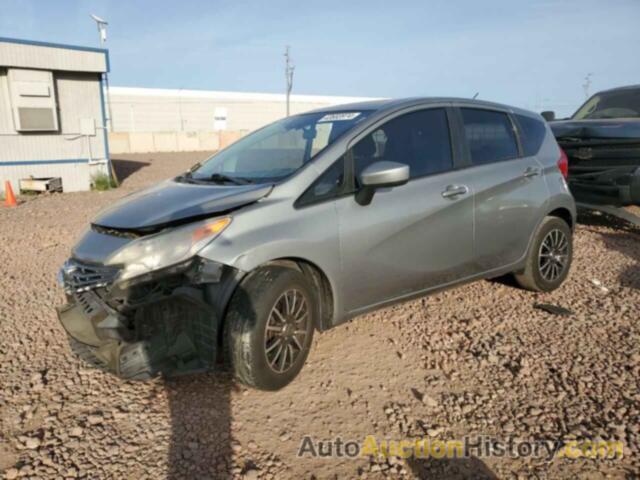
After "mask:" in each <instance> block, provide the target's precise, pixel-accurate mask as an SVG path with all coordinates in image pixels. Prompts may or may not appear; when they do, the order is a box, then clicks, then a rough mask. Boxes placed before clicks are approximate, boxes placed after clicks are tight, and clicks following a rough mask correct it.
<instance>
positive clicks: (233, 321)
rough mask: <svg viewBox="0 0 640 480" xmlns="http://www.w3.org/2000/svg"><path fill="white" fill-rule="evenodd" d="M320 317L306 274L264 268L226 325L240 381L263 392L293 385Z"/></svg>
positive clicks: (243, 289) (249, 281)
mask: <svg viewBox="0 0 640 480" xmlns="http://www.w3.org/2000/svg"><path fill="white" fill-rule="evenodd" d="M317 311H318V310H317V303H316V299H315V295H313V291H312V290H311V288H310V286H309V282H308V281H307V279H306V277H305V276H304V275H303V274H302V273H301V272H299V271H297V270H294V269H290V268H285V267H265V268H261V269H258V270H256V271H255V272H252V273H251V274H249V276H248V277H247V278H246V279H245V280H243V282H242V283H241V284H240V286H239V287H238V289H237V290H236V292H235V293H234V295H233V297H232V299H231V303H230V305H229V309H228V311H227V316H226V322H225V327H226V334H225V351H226V354H227V360H228V361H229V363H230V367H231V370H232V372H233V374H234V376H235V377H236V379H238V380H239V381H240V382H242V383H244V384H246V385H248V386H251V387H255V388H258V389H261V390H278V389H280V388H282V387H284V386H286V385H287V384H289V383H290V382H291V381H292V380H293V379H294V378H295V377H296V375H298V373H299V372H300V370H301V369H302V367H303V365H304V362H305V361H306V359H307V356H308V354H309V350H310V347H311V340H312V338H313V330H314V325H315V321H316V316H317Z"/></svg>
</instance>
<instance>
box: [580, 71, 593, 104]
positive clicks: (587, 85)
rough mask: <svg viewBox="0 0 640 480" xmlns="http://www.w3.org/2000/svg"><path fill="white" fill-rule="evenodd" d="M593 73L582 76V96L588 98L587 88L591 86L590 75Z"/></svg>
mask: <svg viewBox="0 0 640 480" xmlns="http://www.w3.org/2000/svg"><path fill="white" fill-rule="evenodd" d="M592 76H593V73H587V76H586V77H584V83H583V84H582V88H583V89H584V98H585V99H588V98H589V88H590V87H591V77H592Z"/></svg>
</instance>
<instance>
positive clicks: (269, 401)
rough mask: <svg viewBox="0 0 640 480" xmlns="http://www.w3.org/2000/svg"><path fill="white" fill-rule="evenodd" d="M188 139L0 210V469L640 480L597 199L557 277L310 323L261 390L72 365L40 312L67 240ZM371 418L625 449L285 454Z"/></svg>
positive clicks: (410, 427)
mask: <svg viewBox="0 0 640 480" xmlns="http://www.w3.org/2000/svg"><path fill="white" fill-rule="evenodd" d="M202 157H203V154H181V155H175V154H172V155H160V154H154V155H146V156H129V157H127V158H126V159H125V158H122V159H120V160H117V161H116V162H115V163H116V167H117V169H118V171H119V173H120V177H121V179H122V180H123V183H122V187H121V188H119V189H117V190H112V191H109V192H103V193H100V192H86V193H74V194H64V195H61V194H56V195H52V196H42V197H37V198H32V199H29V200H28V201H26V203H24V204H22V205H21V206H20V207H18V208H14V209H9V208H0V472H2V473H0V477H2V476H4V478H9V479H11V478H16V477H29V478H132V479H138V478H153V479H158V478H171V479H177V478H231V477H234V478H252V479H255V478H266V479H275V478H314V477H315V478H338V477H339V478H343V477H346V478H380V477H392V478H398V477H399V478H479V477H482V476H484V477H486V478H514V479H520V478H550V479H555V478H576V477H579V478H602V477H604V476H609V477H610V478H637V477H636V476H635V475H637V474H638V472H640V460H639V457H638V455H639V454H640V341H639V340H640V323H639V318H640V315H639V313H640V231H639V230H637V229H633V228H630V227H626V226H624V225H615V224H613V223H611V222H607V221H605V219H602V218H599V217H592V218H589V219H587V221H588V223H587V224H582V225H580V226H578V228H577V232H576V236H575V261H574V266H573V270H572V273H571V276H570V279H569V280H568V281H567V283H566V284H565V285H564V286H563V287H562V288H561V289H560V290H558V291H556V292H554V293H551V294H532V293H528V292H524V291H522V290H518V289H516V288H514V287H513V286H510V285H509V284H508V282H507V281H482V282H477V283H474V284H470V285H467V286H464V287H460V288H457V289H455V290H450V291H447V292H444V293H440V294H437V295H434V296H431V297H428V298H424V299H419V300H416V301H413V302H409V303H406V304H403V305H399V306H395V307H393V308H389V309H386V310H383V311H379V312H376V313H373V314H370V315H366V316H362V317H359V318H357V319H355V320H354V321H352V322H350V323H348V324H346V325H342V326H340V327H338V328H336V329H334V330H331V331H329V332H326V333H324V334H321V335H317V336H316V339H315V342H314V345H313V350H312V352H311V355H310V357H309V361H308V364H307V365H306V366H305V368H304V369H303V371H302V373H301V375H300V377H299V378H298V379H297V380H296V381H295V382H294V383H293V384H291V385H290V386H288V387H287V388H285V389H284V390H282V391H279V392H276V393H263V392H258V391H253V390H248V389H246V388H244V387H242V386H238V385H236V384H234V383H233V382H232V381H231V380H230V379H229V378H228V376H227V375H226V374H224V373H211V374H207V375H200V376H192V377H185V378H180V379H176V380H170V381H165V380H162V379H157V380H155V381H152V382H148V383H126V382H122V381H120V380H118V379H117V378H114V377H112V376H110V375H108V374H105V373H102V372H100V371H98V370H93V369H91V368H89V367H87V366H85V365H84V364H82V363H81V362H80V361H79V360H77V359H76V358H74V356H73V355H72V354H71V353H70V351H69V348H68V345H67V342H66V338H65V334H64V332H63V330H62V328H61V327H60V325H59V324H58V321H57V319H56V315H55V312H54V306H56V305H58V304H60V303H62V301H63V295H62V292H61V290H60V289H59V288H58V286H57V285H56V281H55V277H56V272H57V270H58V268H59V267H60V265H61V264H62V263H63V261H64V260H65V259H66V258H67V256H68V255H69V250H70V247H71V246H72V245H73V243H74V242H75V240H76V239H77V238H78V237H79V235H80V234H81V232H82V230H83V229H84V228H86V226H87V224H88V222H89V221H90V219H91V218H92V217H93V216H94V215H95V214H96V212H97V211H98V210H100V209H101V208H102V207H105V206H106V205H109V204H110V203H112V202H113V201H114V200H115V199H116V198H119V197H122V196H123V195H125V194H127V193H129V192H131V191H133V190H136V189H138V188H140V187H143V186H145V185H147V184H150V183H153V182H156V181H158V180H160V179H163V178H167V177H170V176H172V175H175V174H176V173H178V172H180V171H183V170H185V169H186V168H187V167H189V166H190V165H191V164H192V163H194V162H195V161H196V160H199V159H201V158H202ZM537 302H543V303H551V304H555V305H560V306H563V307H566V308H569V309H571V310H572V312H573V314H572V315H570V316H568V317H561V316H556V315H552V314H549V313H545V312H543V311H541V310H538V309H534V308H533V305H534V303H537ZM367 435H374V436H375V437H376V438H377V439H378V440H383V439H389V440H404V439H416V438H418V439H423V438H427V439H431V440H438V439H441V440H447V439H456V440H459V439H462V438H463V437H464V436H465V435H467V436H471V437H472V438H477V437H478V436H481V435H483V436H487V437H494V438H496V439H499V440H503V441H508V440H509V439H516V440H560V441H565V442H568V441H570V440H571V439H604V440H620V441H622V442H623V443H624V457H623V458H622V459H618V460H594V459H584V458H581V459H575V460H574V459H567V458H555V459H552V460H550V459H549V458H505V457H502V458H488V457H486V456H483V455H482V454H480V453H479V452H476V454H474V455H473V456H472V457H471V458H467V459H450V460H445V459H440V460H436V459H433V458H432V459H416V458H409V459H404V460H403V459H401V458H399V457H391V458H389V459H384V458H382V457H370V456H364V455H363V456H357V457H356V458H351V457H348V456H345V455H342V456H341V457H337V456H334V458H314V457H312V456H311V453H310V451H309V450H308V449H307V450H305V454H304V456H302V457H298V452H299V450H300V447H301V445H302V442H303V439H304V437H305V436H309V437H310V438H311V440H312V441H313V442H316V443H314V445H316V446H317V445H318V443H317V442H320V441H330V440H335V439H336V438H338V437H339V438H340V439H341V440H342V441H343V442H348V441H356V442H358V443H360V444H362V442H363V441H364V440H365V438H366V437H367ZM307 446H308V444H307ZM325 451H326V450H325ZM334 453H335V450H334Z"/></svg>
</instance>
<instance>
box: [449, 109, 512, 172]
mask: <svg viewBox="0 0 640 480" xmlns="http://www.w3.org/2000/svg"><path fill="white" fill-rule="evenodd" d="M460 110H461V112H462V120H463V123H464V133H465V138H466V140H467V144H468V145H469V152H470V154H471V163H473V164H474V165H485V164H488V163H494V162H502V161H504V160H510V159H513V158H517V157H518V143H517V141H516V136H515V132H514V131H513V125H512V124H511V119H510V118H509V116H508V115H507V114H506V113H503V112H496V111H494V110H481V109H477V108H461V109H460Z"/></svg>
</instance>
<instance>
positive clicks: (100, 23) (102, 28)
mask: <svg viewBox="0 0 640 480" xmlns="http://www.w3.org/2000/svg"><path fill="white" fill-rule="evenodd" d="M91 18H93V20H94V21H95V22H96V26H97V27H98V36H99V37H100V48H104V44H105V42H106V41H107V25H109V22H107V21H106V20H103V19H102V18H100V17H98V16H97V15H93V14H92V15H91ZM104 91H105V100H106V104H107V115H106V117H107V118H106V121H107V128H108V129H109V131H110V132H113V123H112V122H111V99H110V98H109V74H108V73H107V72H104Z"/></svg>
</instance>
